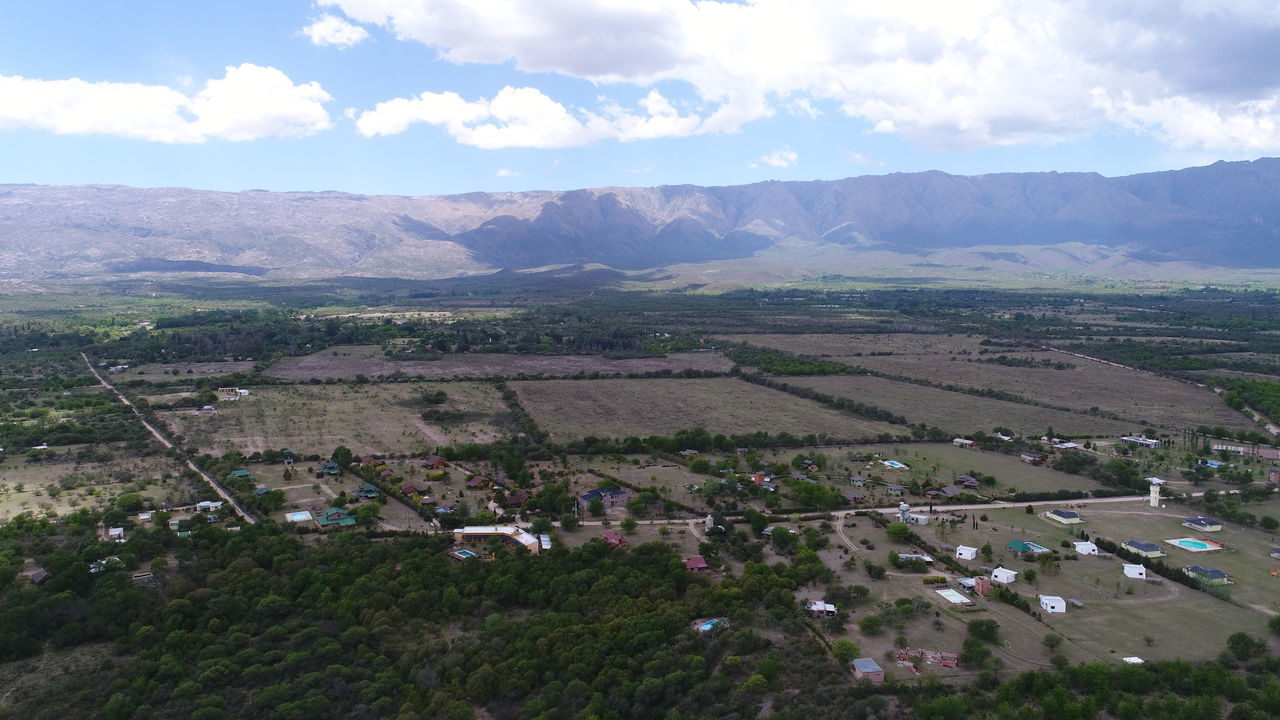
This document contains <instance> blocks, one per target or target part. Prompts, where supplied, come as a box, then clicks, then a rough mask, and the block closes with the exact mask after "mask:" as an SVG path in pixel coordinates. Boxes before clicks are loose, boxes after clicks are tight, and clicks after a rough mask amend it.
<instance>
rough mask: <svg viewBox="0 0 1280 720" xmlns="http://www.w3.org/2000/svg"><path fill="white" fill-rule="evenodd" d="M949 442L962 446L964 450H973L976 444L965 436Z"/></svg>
mask: <svg viewBox="0 0 1280 720" xmlns="http://www.w3.org/2000/svg"><path fill="white" fill-rule="evenodd" d="M951 444H952V445H955V446H956V447H958V448H964V449H965V450H973V449H974V448H976V447H977V446H978V443H976V442H974V441H972V440H966V439H965V438H956V439H954V440H952V441H951Z"/></svg>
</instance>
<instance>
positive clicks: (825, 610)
mask: <svg viewBox="0 0 1280 720" xmlns="http://www.w3.org/2000/svg"><path fill="white" fill-rule="evenodd" d="M804 611H805V612H806V613H808V614H809V617H835V616H836V606H835V605H832V604H831V603H829V602H826V601H824V600H810V601H809V602H808V603H806V604H805V606H804Z"/></svg>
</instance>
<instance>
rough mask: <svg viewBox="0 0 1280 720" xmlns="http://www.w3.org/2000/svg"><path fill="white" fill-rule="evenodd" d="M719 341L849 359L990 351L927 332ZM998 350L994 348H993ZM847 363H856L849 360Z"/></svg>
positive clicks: (975, 340) (976, 341)
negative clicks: (876, 355) (847, 357)
mask: <svg viewBox="0 0 1280 720" xmlns="http://www.w3.org/2000/svg"><path fill="white" fill-rule="evenodd" d="M717 339H719V340H728V341H731V342H744V343H747V344H749V345H759V346H761V347H769V348H773V349H775V350H782V351H784V352H789V353H794V354H796V355H816V356H820V357H845V356H852V355H859V354H861V355H867V354H870V353H883V352H892V353H893V354H895V355H939V354H955V353H960V352H965V351H968V352H971V353H973V354H975V355H976V354H977V353H978V351H979V350H983V349H986V348H985V346H983V345H982V344H981V343H982V341H983V340H984V339H985V338H984V337H982V336H980V335H959V334H949V335H948V334H942V333H937V334H927V333H853V334H848V335H843V334H825V333H823V334H818V333H803V334H795V335H789V334H774V333H761V334H757V335H718V336H717ZM992 350H994V348H992ZM846 362H851V363H852V362H856V360H853V359H846Z"/></svg>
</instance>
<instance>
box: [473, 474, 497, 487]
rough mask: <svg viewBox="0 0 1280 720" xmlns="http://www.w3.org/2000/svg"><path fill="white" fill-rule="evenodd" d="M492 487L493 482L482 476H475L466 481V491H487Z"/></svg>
mask: <svg viewBox="0 0 1280 720" xmlns="http://www.w3.org/2000/svg"><path fill="white" fill-rule="evenodd" d="M491 487H493V481H492V480H490V479H489V478H487V477H485V476H483V475H476V476H475V477H473V478H471V479H470V480H468V481H467V489H468V490H488V489H489V488H491Z"/></svg>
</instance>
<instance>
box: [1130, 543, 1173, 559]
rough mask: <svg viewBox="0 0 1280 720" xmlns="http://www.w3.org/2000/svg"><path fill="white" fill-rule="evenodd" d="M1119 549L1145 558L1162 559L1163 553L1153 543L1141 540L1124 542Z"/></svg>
mask: <svg viewBox="0 0 1280 720" xmlns="http://www.w3.org/2000/svg"><path fill="white" fill-rule="evenodd" d="M1120 547H1122V548H1124V549H1125V550H1128V551H1129V552H1131V553H1133V554H1135V555H1138V556H1139V557H1145V558H1158V557H1164V551H1163V550H1161V549H1160V546H1159V545H1156V544H1155V543H1149V542H1142V541H1141V540H1125V541H1124V542H1123V543H1121V545H1120Z"/></svg>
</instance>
